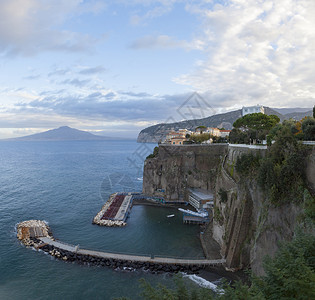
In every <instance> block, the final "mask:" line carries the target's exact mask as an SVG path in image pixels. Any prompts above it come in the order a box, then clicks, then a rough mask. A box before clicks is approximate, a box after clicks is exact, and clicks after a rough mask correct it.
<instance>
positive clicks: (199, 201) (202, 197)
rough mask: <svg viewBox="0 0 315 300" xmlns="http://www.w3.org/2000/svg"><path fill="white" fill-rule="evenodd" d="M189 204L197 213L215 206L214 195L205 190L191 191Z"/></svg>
mask: <svg viewBox="0 0 315 300" xmlns="http://www.w3.org/2000/svg"><path fill="white" fill-rule="evenodd" d="M189 204H190V205H192V206H193V207H194V208H195V209H196V210H197V211H199V210H202V209H204V208H206V207H209V205H213V194H212V193H211V192H210V191H206V190H203V189H192V188H191V189H189Z"/></svg>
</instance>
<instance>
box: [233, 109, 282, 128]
mask: <svg viewBox="0 0 315 300" xmlns="http://www.w3.org/2000/svg"><path fill="white" fill-rule="evenodd" d="M279 122H280V119H279V117H278V116H276V115H270V116H268V115H265V114H263V113H254V114H248V115H245V116H243V117H241V118H239V119H237V120H236V121H235V122H234V124H233V126H234V127H235V128H243V129H245V130H248V129H253V130H259V131H262V130H267V131H269V130H270V129H271V128H272V127H274V126H275V125H276V124H278V123H279Z"/></svg>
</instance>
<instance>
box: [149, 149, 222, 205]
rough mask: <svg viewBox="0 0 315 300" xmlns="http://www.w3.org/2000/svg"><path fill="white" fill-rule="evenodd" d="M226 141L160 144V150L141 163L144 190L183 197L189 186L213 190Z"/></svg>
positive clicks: (154, 193)
mask: <svg viewBox="0 0 315 300" xmlns="http://www.w3.org/2000/svg"><path fill="white" fill-rule="evenodd" d="M226 151H227V145H219V144H217V145H211V146H203V145H200V146H199V145H198V146H195V145H193V146H191V145H187V146H171V145H160V146H159V154H158V156H157V157H155V158H151V159H147V160H146V161H145V163H144V173H143V193H144V194H146V195H151V196H157V197H158V196H164V197H165V199H166V200H168V201H172V200H180V199H184V198H185V197H186V196H187V195H186V189H187V188H190V187H197V188H203V189H208V190H214V187H215V180H216V174H217V170H218V166H219V164H220V161H221V159H222V157H223V156H224V155H225V153H226Z"/></svg>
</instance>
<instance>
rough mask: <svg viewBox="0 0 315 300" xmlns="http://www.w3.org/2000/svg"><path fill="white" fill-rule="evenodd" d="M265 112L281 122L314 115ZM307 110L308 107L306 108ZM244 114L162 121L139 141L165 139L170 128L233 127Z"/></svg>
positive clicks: (269, 109)
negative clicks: (169, 121)
mask: <svg viewBox="0 0 315 300" xmlns="http://www.w3.org/2000/svg"><path fill="white" fill-rule="evenodd" d="M264 109H265V114H267V115H277V116H278V117H279V118H280V120H281V122H282V121H283V120H286V119H290V118H293V119H295V120H301V119H302V118H303V117H304V116H310V115H312V111H307V112H300V109H296V110H297V112H293V111H292V110H291V109H287V110H286V111H284V112H285V113H287V112H289V113H288V114H282V113H280V112H279V111H281V109H273V108H270V107H264ZM306 110H307V109H306ZM241 116H242V111H241V110H240V109H239V110H235V111H231V112H227V113H224V114H218V115H213V116H210V117H207V118H202V119H196V120H187V121H182V122H176V123H161V124H157V125H153V126H150V127H148V128H145V129H143V130H141V132H140V133H139V135H138V139H137V142H138V143H158V142H159V141H160V140H164V139H165V137H166V134H167V133H168V132H169V131H170V130H178V129H180V128H187V129H188V130H195V128H196V127H197V126H201V125H203V126H207V127H218V128H222V127H224V128H225V129H232V127H233V123H234V122H235V121H236V120H237V119H238V118H240V117H241Z"/></svg>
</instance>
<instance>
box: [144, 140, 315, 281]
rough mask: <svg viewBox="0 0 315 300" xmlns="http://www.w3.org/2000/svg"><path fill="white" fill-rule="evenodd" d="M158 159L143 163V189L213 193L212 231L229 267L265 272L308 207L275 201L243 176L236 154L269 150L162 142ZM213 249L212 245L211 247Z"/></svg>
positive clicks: (311, 183) (313, 164)
mask: <svg viewBox="0 0 315 300" xmlns="http://www.w3.org/2000/svg"><path fill="white" fill-rule="evenodd" d="M159 148H160V150H159V154H158V155H157V157H155V158H152V159H147V160H146V162H145V166H144V177H143V180H144V181H143V192H144V193H145V194H148V195H153V196H161V195H163V196H165V198H166V199H167V200H169V201H172V200H177V199H187V188H190V187H197V188H203V189H208V190H211V191H213V192H214V201H215V206H214V209H213V211H212V212H211V213H212V214H213V222H211V223H210V224H209V228H207V230H206V231H207V232H210V233H211V234H212V236H213V238H214V239H215V240H216V241H217V242H218V243H219V245H220V248H221V250H220V252H221V255H222V256H223V257H225V258H226V260H227V264H226V266H227V268H229V269H241V268H247V267H250V268H251V269H252V270H253V271H254V273H255V274H259V275H261V274H262V273H263V269H262V258H263V257H265V256H266V255H270V256H273V254H274V253H275V252H276V251H277V249H278V243H279V242H280V241H282V240H290V239H291V238H292V236H293V233H294V230H295V228H296V225H297V223H298V219H299V217H300V216H301V213H302V211H303V207H302V206H303V205H301V204H300V205H298V204H294V203H290V204H285V205H280V206H275V205H271V204H270V202H269V201H268V199H267V196H266V194H265V192H263V191H262V190H261V189H260V188H259V185H258V184H257V182H256V180H255V179H246V180H244V178H241V176H240V174H238V173H237V172H236V170H235V164H236V161H237V158H238V157H240V156H241V155H243V154H244V153H249V152H252V153H254V154H255V155H260V156H261V157H264V156H265V155H266V150H264V149H252V148H248V147H241V146H231V145H230V146H228V145H208V146H160V147H159ZM314 170H315V150H313V151H312V153H311V154H310V155H309V157H308V160H307V172H306V173H307V181H308V190H309V191H310V192H311V194H312V195H313V196H314V190H315V176H314ZM208 246H209V248H211V246H210V245H208Z"/></svg>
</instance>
